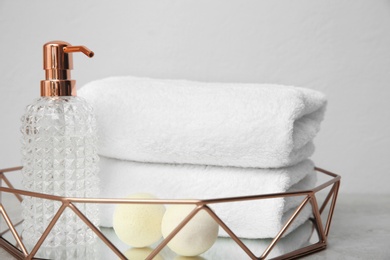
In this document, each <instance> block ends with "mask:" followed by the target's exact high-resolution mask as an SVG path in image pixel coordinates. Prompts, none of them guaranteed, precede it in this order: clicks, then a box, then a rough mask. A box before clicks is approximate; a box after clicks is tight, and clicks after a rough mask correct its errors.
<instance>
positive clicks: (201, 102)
mask: <svg viewBox="0 0 390 260" xmlns="http://www.w3.org/2000/svg"><path fill="white" fill-rule="evenodd" d="M79 96H81V97H84V98H85V99H87V101H88V102H89V103H90V104H91V105H92V106H93V107H94V109H95V113H96V115H97V121H98V126H99V130H100V146H99V150H100V154H101V155H104V156H107V157H111V158H118V159H123V160H132V161H140V162H160V163H187V164H203V165H220V166H236V167H258V168H270V167H275V168H276V167H283V166H289V165H294V164H296V163H298V162H300V161H302V160H304V159H306V158H308V157H309V156H310V155H311V154H312V153H313V152H314V146H313V143H312V139H313V138H314V137H315V135H316V134H317V132H318V131H319V127H320V122H321V121H322V119H323V115H324V110H325V106H326V99H325V97H324V95H323V94H322V93H320V92H317V91H314V90H310V89H304V88H298V87H291V86H280V85H271V84H233V83H200V82H192V81H185V80H158V79H147V78H136V77H113V78H106V79H102V80H97V81H94V82H91V83H89V84H87V85H85V86H84V87H82V88H81V90H80V91H79Z"/></svg>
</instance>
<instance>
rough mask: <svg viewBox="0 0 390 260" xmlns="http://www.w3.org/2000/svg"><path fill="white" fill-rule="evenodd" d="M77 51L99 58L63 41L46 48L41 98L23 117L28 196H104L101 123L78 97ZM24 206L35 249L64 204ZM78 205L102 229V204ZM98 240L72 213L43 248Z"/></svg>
mask: <svg viewBox="0 0 390 260" xmlns="http://www.w3.org/2000/svg"><path fill="white" fill-rule="evenodd" d="M72 52H83V53H84V54H86V55H87V56H89V57H92V56H93V52H92V51H90V50H89V49H87V48H86V47H84V46H71V45H70V44H69V43H66V42H62V41H53V42H48V43H46V44H45V45H44V46H43V54H44V55H43V56H44V60H43V63H44V70H45V71H46V80H42V81H41V97H40V98H38V99H36V100H35V101H34V102H33V103H32V104H31V105H29V106H27V108H26V112H25V115H24V116H23V117H22V127H21V132H22V165H23V170H22V172H23V181H22V182H23V186H24V188H25V190H28V191H33V192H38V193H44V194H50V195H57V196H63V197H82V198H85V197H86V198H93V197H98V192H99V188H98V186H99V179H98V175H97V174H98V165H97V163H98V160H99V157H98V155H97V129H96V120H95V117H94V115H93V110H92V108H91V106H89V105H88V104H87V102H86V101H85V100H84V99H82V98H80V97H77V96H76V87H75V80H72V79H71V78H70V70H71V69H72V68H73V64H72V63H73V61H72ZM22 206H23V217H24V222H23V232H22V237H23V241H26V243H28V244H31V245H32V246H34V245H35V244H36V243H37V242H38V239H39V238H40V237H41V236H42V234H43V233H44V231H45V229H46V227H47V226H48V225H49V223H50V221H51V220H52V219H53V217H54V216H55V214H56V212H57V211H58V209H59V208H60V206H61V202H59V201H53V200H47V199H41V198H36V197H29V196H25V198H24V200H23V202H22ZM76 206H77V208H78V209H79V210H80V211H81V212H82V213H83V214H84V215H85V216H86V217H87V218H88V219H89V220H91V222H92V223H94V224H95V225H97V224H98V208H97V205H96V204H88V203H79V204H77V205H76ZM95 239H96V236H95V234H94V233H93V231H92V230H90V229H89V228H88V226H87V225H85V224H84V222H83V221H82V220H81V219H80V218H79V217H78V216H77V215H76V214H75V213H74V212H73V210H71V209H70V208H66V209H65V211H64V212H63V214H62V215H61V217H60V218H59V220H58V221H57V223H56V224H55V225H54V226H53V228H52V230H51V232H50V233H49V235H48V237H47V238H46V239H45V240H44V242H43V244H42V247H44V248H56V247H72V246H76V245H78V246H79V245H89V244H91V243H93V242H94V240H95ZM66 252H67V253H69V250H67V251H66ZM57 258H62V257H58V256H57V257H56V259H57ZM70 258H71V256H70Z"/></svg>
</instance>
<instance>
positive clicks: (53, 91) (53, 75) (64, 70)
mask: <svg viewBox="0 0 390 260" xmlns="http://www.w3.org/2000/svg"><path fill="white" fill-rule="evenodd" d="M72 52H82V53H84V54H85V55H87V56H88V57H90V58H92V57H93V55H94V53H93V52H92V51H91V50H89V49H88V48H87V47H85V46H71V45H70V44H69V43H67V42H63V41H52V42H48V43H46V44H45V45H43V69H44V70H45V71H46V80H42V81H41V96H44V97H58V96H76V85H75V84H76V81H75V80H72V79H71V78H70V70H71V69H73V57H72Z"/></svg>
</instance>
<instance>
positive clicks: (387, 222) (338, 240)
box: [0, 194, 390, 260]
mask: <svg viewBox="0 0 390 260" xmlns="http://www.w3.org/2000/svg"><path fill="white" fill-rule="evenodd" d="M0 259H2V260H8V259H14V258H13V257H12V256H11V255H9V254H8V253H7V252H6V251H4V250H3V249H1V248H0ZM302 259H305V260H313V259H315V260H317V259H332V260H335V259H343V260H344V259H383V260H387V259H390V194H388V195H361V194H360V195H352V194H339V197H338V201H337V205H336V210H335V213H334V217H333V221H332V226H331V230H330V234H329V237H328V248H327V249H326V250H323V251H320V252H317V253H315V254H312V255H309V256H306V257H304V258H302Z"/></svg>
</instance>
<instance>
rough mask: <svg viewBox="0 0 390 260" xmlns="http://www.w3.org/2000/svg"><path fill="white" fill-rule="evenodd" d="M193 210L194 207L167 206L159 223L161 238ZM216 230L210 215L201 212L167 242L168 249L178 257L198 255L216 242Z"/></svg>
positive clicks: (216, 226)
mask: <svg viewBox="0 0 390 260" xmlns="http://www.w3.org/2000/svg"><path fill="white" fill-rule="evenodd" d="M194 208H195V206H194V205H171V206H169V207H168V208H167V210H166V212H165V214H164V217H163V219H162V223H161V231H162V234H163V237H164V238H165V237H167V236H168V235H169V234H170V233H171V232H172V231H173V230H174V229H175V228H176V227H177V225H179V224H180V222H181V221H183V220H184V218H185V217H187V216H188V214H189V213H190V212H191V211H192V210H193V209H194ZM218 228H219V225H218V224H217V222H215V220H214V219H213V218H212V217H211V216H210V214H209V213H207V211H205V210H201V211H199V212H198V213H197V214H196V215H195V216H194V217H193V218H192V219H191V220H190V221H189V222H188V223H187V224H186V225H185V226H184V227H183V228H182V229H181V230H180V231H179V233H177V234H176V236H174V237H173V238H172V240H171V241H169V243H168V247H169V248H170V249H171V250H172V251H174V252H175V253H176V254H178V255H182V256H196V255H200V254H202V253H203V252H205V251H207V250H208V249H209V248H210V247H211V246H212V245H213V244H214V242H215V241H216V240H217V237H218Z"/></svg>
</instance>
